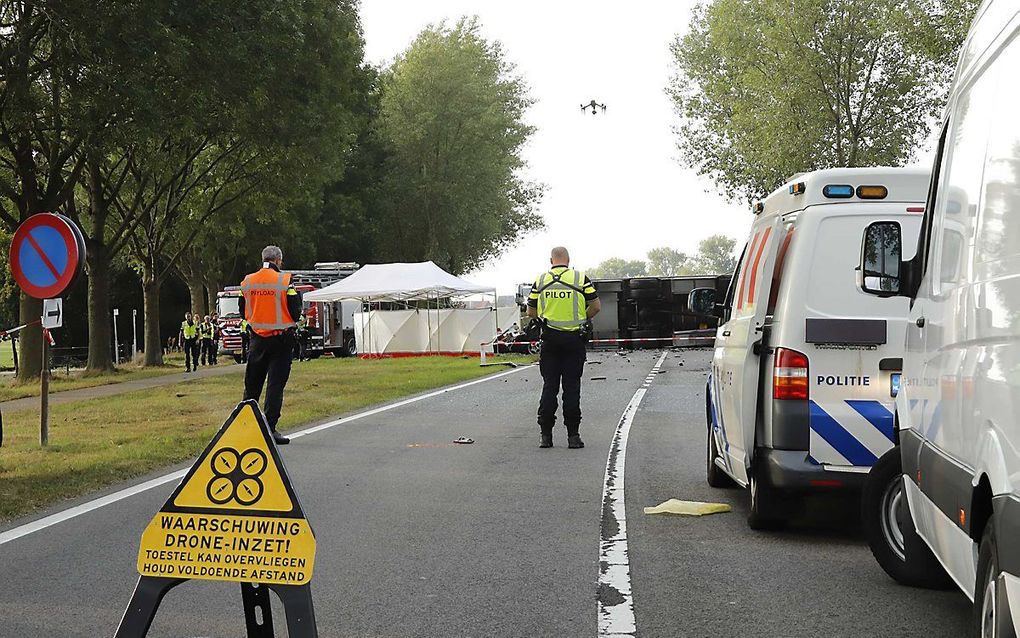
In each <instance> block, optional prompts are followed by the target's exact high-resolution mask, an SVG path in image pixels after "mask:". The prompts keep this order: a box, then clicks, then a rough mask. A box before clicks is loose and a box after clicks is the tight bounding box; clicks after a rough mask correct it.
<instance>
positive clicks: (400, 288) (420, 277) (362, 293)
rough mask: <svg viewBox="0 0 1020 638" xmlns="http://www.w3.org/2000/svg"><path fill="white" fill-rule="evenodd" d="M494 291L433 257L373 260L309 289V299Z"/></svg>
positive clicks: (400, 298)
mask: <svg viewBox="0 0 1020 638" xmlns="http://www.w3.org/2000/svg"><path fill="white" fill-rule="evenodd" d="M485 292H493V289H492V288H490V287H488V286H479V285H477V284H473V283H471V282H470V281H465V280H463V279H461V278H459V277H454V276H453V275H451V274H450V273H448V272H446V271H445V270H443V269H442V268H440V267H439V266H437V265H435V264H434V263H432V262H431V261H423V262H419V263H415V264H369V265H367V266H362V267H361V269H359V270H358V271H357V272H356V273H354V274H353V275H351V276H350V277H347V278H346V279H341V280H340V281H338V282H336V283H335V284H330V285H329V286H326V287H325V288H322V289H321V290H313V291H312V292H308V293H305V295H304V298H305V299H306V300H308V301H341V300H344V299H360V300H363V301H406V300H413V299H432V298H435V297H456V296H460V295H473V294H478V293H485Z"/></svg>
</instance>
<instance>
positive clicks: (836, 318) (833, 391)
mask: <svg viewBox="0 0 1020 638" xmlns="http://www.w3.org/2000/svg"><path fill="white" fill-rule="evenodd" d="M841 206H842V207H845V209H846V212H845V214H829V215H825V216H824V217H821V218H819V217H812V218H810V219H806V220H805V222H806V225H810V226H811V228H810V230H811V231H812V235H813V236H814V237H815V242H814V252H813V255H812V258H811V260H810V264H811V267H810V269H809V273H810V274H809V276H808V278H807V282H806V283H807V285H806V286H805V288H804V290H803V293H804V302H803V308H804V311H805V318H804V320H803V321H804V324H803V325H804V335H805V341H806V344H805V353H806V354H807V355H808V359H809V360H810V386H809V393H810V406H809V409H810V419H811V430H810V447H809V450H810V459H811V461H812V462H815V463H819V464H822V465H829V466H837V467H843V468H846V469H848V470H851V469H855V468H856V469H858V470H860V471H866V468H870V467H871V465H873V464H874V463H875V461H876V460H878V458H880V457H881V456H882V455H883V454H884V453H885V452H887V451H888V450H890V449H891V448H892V446H893V441H894V438H895V434H894V432H893V429H894V419H893V412H894V406H893V401H894V385H895V383H894V382H896V381H898V379H899V377H900V374H901V368H902V362H903V350H904V345H903V344H904V341H905V333H906V317H907V306H908V303H909V302H908V301H907V299H906V298H904V297H877V296H872V295H867V294H865V293H863V292H862V291H861V290H860V289H859V288H858V287H857V282H856V281H855V279H854V277H852V276H850V274H849V273H850V272H851V271H852V269H851V268H848V267H847V265H850V264H854V263H856V262H857V261H858V260H859V259H860V255H861V250H862V246H861V242H862V240H863V235H864V232H865V229H866V228H867V227H868V226H869V225H870V224H872V223H876V222H895V223H896V224H897V225H898V226H899V227H900V237H901V238H902V245H903V246H904V247H905V249H907V250H910V247H912V246H915V245H916V243H917V235H918V232H919V230H920V223H921V215H920V214H917V213H907V212H906V211H905V210H904V208H901V207H900V205H897V206H896V208H898V210H896V209H892V210H888V211H887V212H886V213H885V214H882V213H874V214H870V215H862V214H861V212H860V209H859V208H858V209H856V210H855V208H854V207H853V205H852V204H843V205H841ZM868 206H870V207H872V208H874V207H875V205H874V204H871V205H868ZM883 250H885V249H883V248H881V247H871V248H866V249H865V253H866V254H872V253H873V254H874V256H873V257H872V258H873V259H882V258H883V257H882V254H881V253H882V252H883ZM908 256H909V255H908ZM892 258H894V257H892V256H889V257H888V259H892ZM895 258H896V259H898V258H899V256H896V257H895Z"/></svg>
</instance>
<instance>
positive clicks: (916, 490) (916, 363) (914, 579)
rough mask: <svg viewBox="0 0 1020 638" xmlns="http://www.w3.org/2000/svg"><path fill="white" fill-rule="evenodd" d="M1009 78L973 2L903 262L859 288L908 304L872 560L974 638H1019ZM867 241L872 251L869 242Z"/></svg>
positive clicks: (868, 500)
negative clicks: (967, 613) (920, 217)
mask: <svg viewBox="0 0 1020 638" xmlns="http://www.w3.org/2000/svg"><path fill="white" fill-rule="evenodd" d="M1018 77H1020V3H1018V2H1017V1H1016V0H994V1H991V2H985V3H984V4H983V5H982V7H981V9H980V10H979V12H978V16H977V18H976V20H975V22H974V24H973V25H972V27H971V31H970V34H969V36H968V39H967V42H966V44H965V45H964V49H963V53H962V54H961V58H960V63H959V66H958V67H957V73H956V79H955V82H954V85H953V90H952V92H951V94H950V98H949V103H948V105H947V110H946V113H947V115H946V118H945V120H944V122H943V128H942V133H941V140H940V143H939V147H938V153H937V156H936V160H935V167H934V170H933V176H932V182H931V190H930V192H929V195H928V205H927V212H926V213H925V217H924V223H923V225H922V232H921V239H920V244H919V248H918V249H917V251H916V253H917V254H916V255H915V256H914V257H913V258H912V259H909V260H906V261H903V262H902V263H897V260H896V259H890V260H888V261H887V262H886V266H887V268H881V267H879V266H880V265H879V264H872V265H869V266H867V268H869V269H873V270H874V271H875V272H873V273H870V274H871V277H868V278H865V280H864V282H863V284H864V288H865V289H867V290H870V291H872V292H874V293H875V294H876V295H885V294H887V292H886V291H888V290H897V291H898V292H899V294H901V295H903V297H902V298H903V299H904V300H905V301H908V303H909V304H910V314H909V323H908V324H907V326H908V328H907V334H906V351H905V354H904V368H903V385H902V389H901V391H900V394H899V396H898V397H897V399H896V416H897V418H898V428H897V434H898V443H899V444H898V446H897V449H895V450H893V451H891V452H890V453H888V454H887V455H886V456H883V458H882V459H881V460H880V461H879V463H877V464H876V465H875V468H874V469H873V470H872V472H871V475H870V477H869V479H868V484H867V485H866V487H865V492H864V494H865V498H864V499H863V507H864V520H865V524H866V529H867V530H868V539H869V542H870V544H871V547H872V551H873V553H874V554H875V557H876V558H877V559H878V560H879V563H880V564H881V565H882V567H883V568H884V569H885V570H886V571H887V572H888V573H889V574H890V575H891V576H893V577H894V578H895V579H896V580H898V581H900V582H902V583H906V584H911V585H921V586H939V585H942V584H944V583H945V582H947V580H948V579H947V573H948V576H949V577H951V578H952V580H953V581H955V582H956V584H957V585H958V586H959V587H960V589H962V590H963V592H964V593H965V594H966V595H967V596H968V597H970V598H971V599H972V600H973V601H974V603H975V606H974V610H975V613H974V630H975V631H974V633H975V634H976V635H979V636H982V637H1001V636H1009V637H1015V636H1016V635H1017V634H1018V633H1020V111H1018V106H1017V105H1018V104H1020V82H1018V81H1017V78H1018ZM872 232H873V234H874V235H875V236H874V237H872V238H870V243H872V244H876V243H882V241H883V240H882V235H884V234H886V233H885V231H884V230H883V228H882V227H880V226H876V227H874V228H873V231H872ZM907 250H910V251H911V252H914V251H913V249H907ZM895 252H896V246H893V247H892V251H891V253H892V254H891V256H892V257H895ZM876 298H877V297H876ZM904 497H905V498H904ZM904 501H906V505H908V507H904Z"/></svg>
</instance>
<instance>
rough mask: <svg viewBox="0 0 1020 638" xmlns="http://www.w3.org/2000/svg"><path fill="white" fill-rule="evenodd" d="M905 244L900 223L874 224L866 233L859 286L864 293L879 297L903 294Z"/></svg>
mask: <svg viewBox="0 0 1020 638" xmlns="http://www.w3.org/2000/svg"><path fill="white" fill-rule="evenodd" d="M902 254H903V241H902V237H901V233H900V225H899V223H897V222H873V223H872V224H870V225H869V226H868V227H867V228H866V229H865V230H864V241H863V242H861V263H860V265H859V266H858V267H857V285H858V286H859V287H860V289H861V290H863V291H864V292H866V293H868V294H871V295H878V296H879V297H893V296H896V295H899V294H900V291H901V290H902V288H903V280H902V278H901V276H900V259H901V256H902Z"/></svg>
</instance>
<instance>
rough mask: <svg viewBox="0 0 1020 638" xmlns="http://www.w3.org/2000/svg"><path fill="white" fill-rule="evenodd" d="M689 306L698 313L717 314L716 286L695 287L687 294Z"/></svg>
mask: <svg viewBox="0 0 1020 638" xmlns="http://www.w3.org/2000/svg"><path fill="white" fill-rule="evenodd" d="M687 308H688V309H690V311H691V312H693V313H694V314H697V315H715V314H716V308H717V306H716V303H715V288H695V289H694V290H692V291H691V292H690V293H688V295H687Z"/></svg>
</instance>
